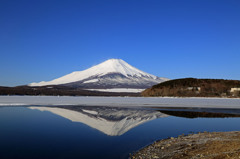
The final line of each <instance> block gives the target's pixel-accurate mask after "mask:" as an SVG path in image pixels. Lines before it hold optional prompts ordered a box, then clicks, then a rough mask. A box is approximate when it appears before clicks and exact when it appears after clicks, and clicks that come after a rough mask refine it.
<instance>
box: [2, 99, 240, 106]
mask: <svg viewBox="0 0 240 159" xmlns="http://www.w3.org/2000/svg"><path fill="white" fill-rule="evenodd" d="M9 105H14V106H15V105H40V106H46V105H86V106H123V107H143V106H144V107H195V108H198V107H199V108H238V109H240V99H239V98H238V99H228V98H171V97H164V98H163V97H70V96H60V97H58V96H0V106H9Z"/></svg>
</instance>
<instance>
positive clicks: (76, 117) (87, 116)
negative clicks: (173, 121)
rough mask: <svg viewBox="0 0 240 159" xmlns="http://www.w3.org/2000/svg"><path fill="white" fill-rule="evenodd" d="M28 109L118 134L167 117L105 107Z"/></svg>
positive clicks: (112, 134)
mask: <svg viewBox="0 0 240 159" xmlns="http://www.w3.org/2000/svg"><path fill="white" fill-rule="evenodd" d="M29 108H30V109H34V110H40V111H49V112H51V113H54V114H56V115H59V116H62V117H64V118H66V119H69V120H71V121H72V122H81V123H83V124H86V125H88V126H90V127H92V128H95V129H97V130H99V131H101V132H103V133H104V134H106V135H110V136H119V135H122V134H124V133H126V132H127V131H129V130H130V129H132V128H134V127H136V126H138V125H140V124H143V123H145V122H147V121H150V120H153V119H156V118H162V117H167V116H168V115H165V114H163V113H160V112H158V111H152V110H140V109H139V110H137V109H129V108H111V107H109V108H107V107H80V106H73V107H70V106H69V107H65V108H61V107H29Z"/></svg>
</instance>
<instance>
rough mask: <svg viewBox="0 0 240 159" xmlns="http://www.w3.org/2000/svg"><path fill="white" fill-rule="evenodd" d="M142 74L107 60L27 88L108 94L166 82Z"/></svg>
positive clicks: (124, 65) (140, 89) (137, 89)
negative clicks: (59, 87)
mask: <svg viewBox="0 0 240 159" xmlns="http://www.w3.org/2000/svg"><path fill="white" fill-rule="evenodd" d="M167 80H169V79H167V78H160V77H157V76H154V75H151V74H148V73H146V72H143V71H141V70H139V69H137V68H135V67H133V66H131V65H129V64H128V63H126V62H125V61H123V60H121V59H109V60H107V61H105V62H103V63H100V64H98V65H96V66H93V67H91V68H89V69H86V70H83V71H76V72H72V73H70V74H67V75H65V76H62V77H60V78H57V79H54V80H52V81H48V82H45V81H42V82H39V83H30V84H29V85H28V86H31V87H39V86H55V85H57V86H59V85H60V86H68V87H73V88H79V89H86V90H94V91H109V92H140V91H142V90H143V89H146V88H149V87H151V86H153V85H155V84H158V83H161V82H164V81H167Z"/></svg>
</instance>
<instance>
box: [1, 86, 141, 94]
mask: <svg viewBox="0 0 240 159" xmlns="http://www.w3.org/2000/svg"><path fill="white" fill-rule="evenodd" d="M0 95H49V96H58V95H59V96H140V93H124V92H123V93H116V92H98V91H89V90H83V89H78V88H73V87H66V86H42V87H29V86H18V87H0Z"/></svg>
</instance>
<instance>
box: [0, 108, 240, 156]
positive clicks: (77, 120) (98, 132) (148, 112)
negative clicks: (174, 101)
mask: <svg viewBox="0 0 240 159" xmlns="http://www.w3.org/2000/svg"><path fill="white" fill-rule="evenodd" d="M239 116H240V111H239V110H237V109H183V110H182V109H169V108H168V109H167V108H166V109H164V108H158V109H151V108H122V107H104V106H101V107H98V106H91V107H89V106H31V105H29V106H22V107H20V106H18V107H14V106H5V107H0V134H1V135H0V158H1V159H5V158H11V159H12V158H14V159H29V158H31V159H38V158H39V159H61V158H64V159H66V158H67V159H76V158H78V159H100V158H101V159H118V158H119V159H126V158H128V155H129V153H132V152H134V151H137V150H138V149H140V148H142V147H144V146H146V145H148V144H150V143H152V142H154V141H155V140H159V139H163V138H168V137H176V136H178V135H182V134H189V133H193V132H203V131H210V132H212V131H240V125H239V123H240V118H239Z"/></svg>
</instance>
